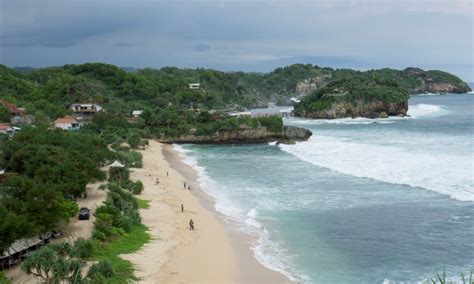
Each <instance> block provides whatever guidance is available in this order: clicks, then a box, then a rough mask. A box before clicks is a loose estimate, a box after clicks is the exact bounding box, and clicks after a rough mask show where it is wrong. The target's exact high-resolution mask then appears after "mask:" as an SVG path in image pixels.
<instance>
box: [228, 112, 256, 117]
mask: <svg viewBox="0 0 474 284" xmlns="http://www.w3.org/2000/svg"><path fill="white" fill-rule="evenodd" d="M227 114H228V115H229V116H232V117H243V116H251V115H252V113H251V112H250V111H233V112H229V113H227Z"/></svg>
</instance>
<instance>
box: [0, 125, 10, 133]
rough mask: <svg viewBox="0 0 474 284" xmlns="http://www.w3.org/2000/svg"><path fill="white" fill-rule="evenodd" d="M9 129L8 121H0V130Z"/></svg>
mask: <svg viewBox="0 0 474 284" xmlns="http://www.w3.org/2000/svg"><path fill="white" fill-rule="evenodd" d="M10 129H11V126H10V123H0V131H2V130H3V131H6V130H10Z"/></svg>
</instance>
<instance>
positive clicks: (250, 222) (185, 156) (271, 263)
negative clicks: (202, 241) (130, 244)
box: [173, 144, 308, 282]
mask: <svg viewBox="0 0 474 284" xmlns="http://www.w3.org/2000/svg"><path fill="white" fill-rule="evenodd" d="M173 149H174V150H175V151H176V152H178V153H179V156H180V157H181V158H182V161H183V162H184V163H186V164H187V165H189V166H191V167H193V168H194V169H195V170H196V171H197V173H198V179H197V181H198V182H199V184H200V186H201V188H202V189H203V190H204V191H206V192H207V193H208V194H210V195H211V196H212V197H213V198H214V199H215V205H214V208H215V209H216V210H217V211H218V212H220V213H222V214H223V215H224V217H225V218H226V221H228V222H229V223H230V224H235V225H236V226H237V227H238V228H239V229H240V230H241V231H242V232H243V233H244V234H248V235H250V236H252V237H253V238H255V239H256V240H255V242H254V243H253V244H252V246H251V250H252V251H253V253H254V256H255V258H256V259H257V260H258V261H259V262H260V263H261V264H263V265H264V266H265V267H267V268H269V269H271V270H274V271H277V272H280V273H281V274H283V275H285V276H286V277H287V278H288V279H290V280H291V281H295V282H302V281H305V280H306V279H308V277H307V276H305V275H303V274H299V275H298V276H296V275H295V273H291V272H289V271H290V270H291V268H290V263H291V262H292V257H291V256H289V255H288V254H287V251H286V250H285V249H284V248H283V247H284V246H283V245H282V244H281V243H280V242H278V241H276V240H274V239H272V238H271V236H270V234H269V232H268V231H267V229H266V228H265V227H264V226H263V225H262V224H261V223H260V222H259V221H258V220H257V216H258V210H257V209H256V208H252V209H251V210H249V211H245V210H243V209H242V208H241V207H239V206H238V205H237V204H236V203H235V202H233V201H232V200H230V199H229V198H228V197H227V196H226V195H225V193H224V192H223V191H222V190H218V189H219V188H221V187H220V185H219V184H217V183H216V182H215V181H214V180H212V179H211V178H210V177H209V176H208V174H207V172H206V168H205V167H202V166H200V165H199V164H198V161H197V159H196V158H195V156H193V155H192V151H191V150H188V149H186V148H185V147H183V146H182V145H177V144H174V145H173Z"/></svg>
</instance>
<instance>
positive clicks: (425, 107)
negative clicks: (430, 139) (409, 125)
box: [408, 104, 450, 118]
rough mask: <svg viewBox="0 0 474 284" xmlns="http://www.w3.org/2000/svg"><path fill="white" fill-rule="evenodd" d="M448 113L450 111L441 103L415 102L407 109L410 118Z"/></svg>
mask: <svg viewBox="0 0 474 284" xmlns="http://www.w3.org/2000/svg"><path fill="white" fill-rule="evenodd" d="M449 113H450V111H449V110H448V109H446V108H445V107H444V106H441V105H430V104H416V105H413V106H410V108H409V109H408V115H409V116H411V117H412V118H420V117H438V116H443V115H447V114H449Z"/></svg>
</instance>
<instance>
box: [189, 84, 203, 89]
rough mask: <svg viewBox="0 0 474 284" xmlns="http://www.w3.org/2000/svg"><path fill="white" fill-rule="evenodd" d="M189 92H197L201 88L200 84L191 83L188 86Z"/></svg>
mask: <svg viewBox="0 0 474 284" xmlns="http://www.w3.org/2000/svg"><path fill="white" fill-rule="evenodd" d="M188 85H189V89H190V90H199V89H200V88H201V84H199V83H191V84H188Z"/></svg>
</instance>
